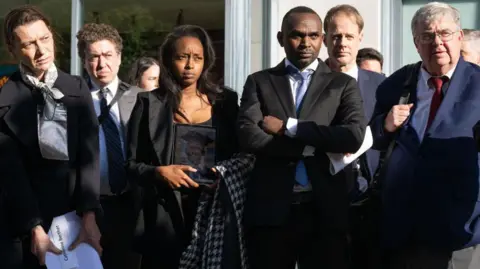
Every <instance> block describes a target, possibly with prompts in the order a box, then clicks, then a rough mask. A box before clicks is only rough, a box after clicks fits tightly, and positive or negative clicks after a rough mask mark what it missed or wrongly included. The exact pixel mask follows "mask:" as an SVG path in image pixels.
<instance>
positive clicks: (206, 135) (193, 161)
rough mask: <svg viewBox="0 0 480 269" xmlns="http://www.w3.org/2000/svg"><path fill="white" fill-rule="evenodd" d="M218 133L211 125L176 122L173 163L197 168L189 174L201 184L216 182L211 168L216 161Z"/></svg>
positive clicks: (188, 173)
mask: <svg viewBox="0 0 480 269" xmlns="http://www.w3.org/2000/svg"><path fill="white" fill-rule="evenodd" d="M216 133H217V132H216V129H215V128H214V127H210V126H202V125H189V124H175V141H174V148H173V163H174V164H184V165H190V166H192V167H193V168H195V169H197V172H187V175H188V176H189V177H190V178H191V179H192V180H194V181H195V182H197V183H198V184H200V185H210V184H213V183H214V182H215V178H214V177H213V176H212V175H213V173H212V172H211V170H210V169H211V168H212V167H214V166H215V162H216V154H215V141H216Z"/></svg>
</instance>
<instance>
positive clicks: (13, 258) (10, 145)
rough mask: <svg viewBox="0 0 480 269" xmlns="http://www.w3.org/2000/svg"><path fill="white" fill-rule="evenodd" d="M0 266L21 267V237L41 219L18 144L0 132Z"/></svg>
mask: <svg viewBox="0 0 480 269" xmlns="http://www.w3.org/2000/svg"><path fill="white" fill-rule="evenodd" d="M0 159H1V160H2V161H1V162H0V171H2V176H0V267H1V268H22V267H23V266H22V255H21V253H22V251H21V243H20V239H18V238H16V237H17V236H18V235H20V234H29V232H30V230H31V228H32V223H31V220H32V219H39V218H40V212H39V210H38V206H37V204H36V203H31V204H28V203H26V202H28V201H31V199H30V197H32V196H33V191H32V188H31V186H30V182H29V179H28V177H27V172H26V171H25V167H24V166H23V162H22V158H21V155H20V150H19V148H18V146H17V142H16V141H15V140H13V139H11V138H10V137H8V136H7V135H5V134H3V133H0Z"/></svg>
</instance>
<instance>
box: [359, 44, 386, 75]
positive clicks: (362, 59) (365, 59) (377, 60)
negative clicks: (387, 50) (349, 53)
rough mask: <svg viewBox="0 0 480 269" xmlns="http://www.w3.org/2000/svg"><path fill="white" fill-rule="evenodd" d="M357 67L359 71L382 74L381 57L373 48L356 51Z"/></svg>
mask: <svg viewBox="0 0 480 269" xmlns="http://www.w3.org/2000/svg"><path fill="white" fill-rule="evenodd" d="M357 65H358V66H359V67H360V68H361V69H364V70H369V71H372V72H377V73H380V74H383V71H382V70H383V55H382V54H381V53H380V52H379V51H378V50H376V49H374V48H363V49H361V50H359V51H358V54H357Z"/></svg>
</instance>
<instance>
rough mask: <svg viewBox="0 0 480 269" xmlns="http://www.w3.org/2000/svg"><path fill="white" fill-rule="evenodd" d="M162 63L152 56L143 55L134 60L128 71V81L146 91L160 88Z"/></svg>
mask: <svg viewBox="0 0 480 269" xmlns="http://www.w3.org/2000/svg"><path fill="white" fill-rule="evenodd" d="M159 77H160V65H159V64H158V61H157V60H155V59H153V58H151V57H141V58H139V59H137V60H136V61H135V62H133V64H132V67H131V68H130V72H129V73H128V78H127V81H126V82H127V83H128V84H130V85H133V86H138V87H140V88H142V89H144V90H146V91H151V90H153V89H156V88H158V79H159Z"/></svg>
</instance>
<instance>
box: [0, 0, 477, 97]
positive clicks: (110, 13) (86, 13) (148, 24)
mask: <svg viewBox="0 0 480 269" xmlns="http://www.w3.org/2000/svg"><path fill="white" fill-rule="evenodd" d="M427 2H431V1H428V0H331V1H318V0H175V1H171V0H135V1H132V0H103V1H98V0H4V1H2V4H1V7H2V8H1V9H0V19H3V16H4V15H5V13H7V12H8V10H10V9H11V8H13V7H15V6H19V5H22V4H34V5H38V6H40V7H41V8H42V10H44V11H45V12H46V13H47V14H48V15H49V16H50V17H51V18H52V20H53V22H54V27H55V30H56V31H57V34H58V37H59V39H60V40H61V42H60V43H59V46H58V47H59V48H58V49H57V51H58V53H57V58H58V61H59V65H60V66H61V67H62V68H63V69H64V70H66V71H69V72H70V73H72V74H81V73H82V66H81V63H80V59H79V58H78V53H77V48H76V46H75V44H76V37H75V34H76V33H77V31H78V30H79V29H80V28H81V26H82V25H83V24H84V23H85V22H106V23H110V24H112V25H114V26H115V27H117V29H119V31H120V32H121V34H122V35H123V37H124V41H125V42H124V43H126V46H125V48H126V50H124V55H123V64H124V66H125V68H126V67H127V66H128V64H129V63H130V62H131V61H133V60H134V58H135V57H138V56H143V55H149V56H153V57H156V56H157V54H158V46H159V45H160V44H161V42H162V40H163V37H164V36H165V34H166V33H168V31H169V30H171V29H172V28H173V27H174V26H175V25H178V24H183V23H187V24H197V25H200V26H202V27H204V28H206V29H207V31H208V32H209V34H210V35H211V36H212V39H213V41H214V45H215V50H216V52H217V56H218V61H217V63H216V66H217V73H218V77H219V79H221V80H222V81H223V82H224V83H225V85H227V86H230V87H232V88H233V89H235V90H236V91H237V92H241V91H242V87H243V83H244V81H245V79H246V76H247V75H248V74H249V73H252V72H255V71H258V70H260V69H263V68H267V67H271V66H275V65H276V64H278V62H280V61H281V60H282V59H283V58H284V56H285V55H284V52H283V49H282V48H281V47H280V46H279V45H278V43H277V40H276V34H277V32H278V30H279V29H280V25H281V20H282V17H283V15H284V14H285V13H286V12H287V11H288V10H289V9H290V8H292V7H295V6H298V5H305V6H308V7H311V8H313V9H314V10H316V11H317V12H318V13H319V15H320V16H321V17H322V18H324V17H325V14H326V12H327V11H328V10H329V9H330V8H331V7H333V6H335V5H339V4H350V5H353V6H355V7H356V8H357V9H358V10H359V11H360V13H361V14H362V16H363V18H364V20H365V29H364V40H363V42H362V46H363V47H372V48H375V49H377V50H379V51H380V52H381V53H382V54H383V55H384V59H385V64H384V72H385V73H386V74H390V73H392V72H393V71H395V70H396V69H398V68H399V67H401V66H403V65H405V64H407V63H412V62H415V61H418V60H419V57H418V55H417V52H416V49H415V47H414V45H413V41H412V36H411V31H410V21H411V18H412V16H413V13H414V12H415V11H416V10H417V9H418V8H419V7H420V6H421V5H423V4H425V3H427ZM446 2H447V3H449V4H451V5H453V6H455V7H456V8H457V9H459V10H460V12H461V17H462V26H463V27H464V28H473V29H480V1H478V0H450V1H446ZM2 13H3V14H2ZM0 41H2V42H1V43H2V45H0V68H1V66H2V65H5V66H6V65H8V64H11V59H10V58H9V53H8V50H7V49H6V48H5V47H4V42H3V40H0ZM320 57H321V58H322V59H325V58H326V57H327V53H326V50H325V48H322V51H321V54H320Z"/></svg>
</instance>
